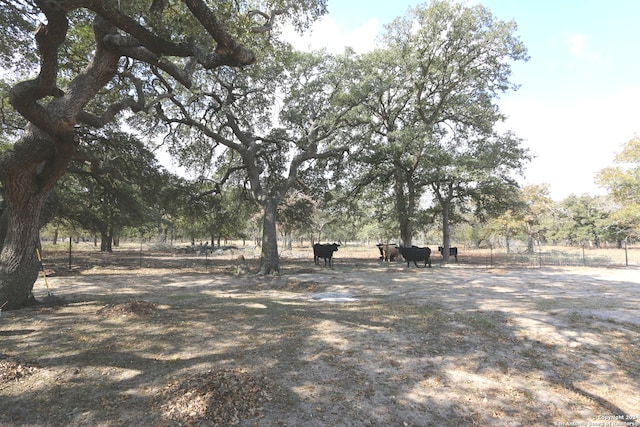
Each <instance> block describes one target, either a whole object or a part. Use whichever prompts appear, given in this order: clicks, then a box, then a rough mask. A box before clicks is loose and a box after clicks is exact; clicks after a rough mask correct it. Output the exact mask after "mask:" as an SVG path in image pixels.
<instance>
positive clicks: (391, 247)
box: [376, 243, 400, 261]
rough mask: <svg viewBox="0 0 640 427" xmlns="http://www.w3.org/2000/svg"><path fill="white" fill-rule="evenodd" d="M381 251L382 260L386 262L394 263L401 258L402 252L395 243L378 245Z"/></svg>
mask: <svg viewBox="0 0 640 427" xmlns="http://www.w3.org/2000/svg"><path fill="white" fill-rule="evenodd" d="M376 246H377V247H378V250H379V251H380V259H381V260H385V261H393V260H395V259H396V258H398V257H399V256H400V251H399V250H398V247H397V246H396V244H395V243H391V244H388V245H387V244H384V243H378V244H377V245H376Z"/></svg>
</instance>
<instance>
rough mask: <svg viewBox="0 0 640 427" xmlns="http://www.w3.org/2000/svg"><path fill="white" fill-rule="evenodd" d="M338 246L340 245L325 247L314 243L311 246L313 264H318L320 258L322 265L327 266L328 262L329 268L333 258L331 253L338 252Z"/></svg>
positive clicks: (333, 244)
mask: <svg viewBox="0 0 640 427" xmlns="http://www.w3.org/2000/svg"><path fill="white" fill-rule="evenodd" d="M338 246H340V245H339V244H337V243H331V244H326V245H321V244H320V243H316V244H315V245H313V262H315V263H316V264H320V258H324V265H327V260H329V267H331V258H332V257H333V253H334V252H336V251H337V250H338Z"/></svg>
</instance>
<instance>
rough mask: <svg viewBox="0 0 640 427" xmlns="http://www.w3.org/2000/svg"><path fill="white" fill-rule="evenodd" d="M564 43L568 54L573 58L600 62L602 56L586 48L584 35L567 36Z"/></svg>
mask: <svg viewBox="0 0 640 427" xmlns="http://www.w3.org/2000/svg"><path fill="white" fill-rule="evenodd" d="M565 43H566V44H567V45H568V47H569V53H570V54H571V56H573V57H574V58H577V59H583V60H588V61H600V60H601V59H602V55H601V54H600V53H599V52H597V51H595V50H591V49H590V48H589V47H588V46H587V37H586V36H585V35H584V34H569V35H567V36H566V39H565Z"/></svg>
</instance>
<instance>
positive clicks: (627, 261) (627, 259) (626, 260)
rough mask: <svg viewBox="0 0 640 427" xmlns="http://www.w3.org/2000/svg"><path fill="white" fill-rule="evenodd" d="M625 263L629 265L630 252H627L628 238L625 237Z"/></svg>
mask: <svg viewBox="0 0 640 427" xmlns="http://www.w3.org/2000/svg"><path fill="white" fill-rule="evenodd" d="M624 265H625V267H629V254H628V253H627V239H624Z"/></svg>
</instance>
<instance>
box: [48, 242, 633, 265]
mask: <svg viewBox="0 0 640 427" xmlns="http://www.w3.org/2000/svg"><path fill="white" fill-rule="evenodd" d="M429 247H431V249H432V256H431V259H432V263H433V264H434V265H435V266H437V265H439V264H440V265H442V264H443V258H442V256H441V255H440V253H439V252H438V251H437V245H429ZM279 252H280V257H281V259H282V262H283V263H286V262H287V261H292V262H293V261H295V262H305V261H308V262H309V264H310V265H313V248H312V247H311V245H304V244H298V245H294V246H293V247H291V248H287V247H281V248H280V250H279ZM260 254H261V249H260V247H258V246H255V245H247V244H243V242H230V243H228V244H226V245H223V246H221V247H217V246H214V247H211V246H202V245H190V244H187V243H176V244H173V245H158V244H157V243H154V242H152V241H145V240H141V241H138V242H135V241H128V242H123V244H121V245H120V246H118V247H114V250H113V252H111V253H104V252H100V247H99V246H95V245H94V244H91V243H88V242H78V243H76V242H71V243H69V242H66V243H63V244H59V245H55V246H54V245H50V244H49V245H45V246H44V247H43V256H44V263H45V264H49V265H50V266H52V267H53V266H55V267H56V268H64V267H66V268H68V269H69V270H71V269H75V268H86V267H87V266H102V267H107V266H115V267H127V268H136V267H137V268H146V267H157V266H164V267H167V266H168V267H173V268H192V267H202V268H209V267H213V266H215V265H216V264H220V263H229V262H230V261H233V260H235V259H237V257H238V256H239V255H242V256H244V257H245V258H247V259H257V258H260ZM379 256H380V254H379V250H378V248H377V247H376V246H375V245H374V244H368V245H365V244H361V243H360V244H358V243H353V244H349V243H347V244H343V245H341V246H340V248H339V250H338V252H336V253H335V255H334V257H335V261H336V263H340V259H350V260H357V261H358V262H377V261H379V262H382V261H380V260H379ZM397 261H401V260H396V262H397ZM449 262H450V263H452V264H454V263H456V262H457V263H458V264H459V265H469V266H477V267H486V268H491V267H505V268H542V267H563V266H566V267H579V266H586V267H639V266H640V246H632V247H631V246H630V247H627V248H605V249H600V248H587V247H584V248H583V247H565V246H549V247H538V248H536V250H535V251H534V252H533V253H527V252H525V251H517V252H515V251H511V252H507V251H506V250H505V249H504V248H484V249H476V248H466V247H460V246H459V247H458V260H457V261H456V260H455V259H454V258H453V257H452V258H451V259H450V260H449Z"/></svg>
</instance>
